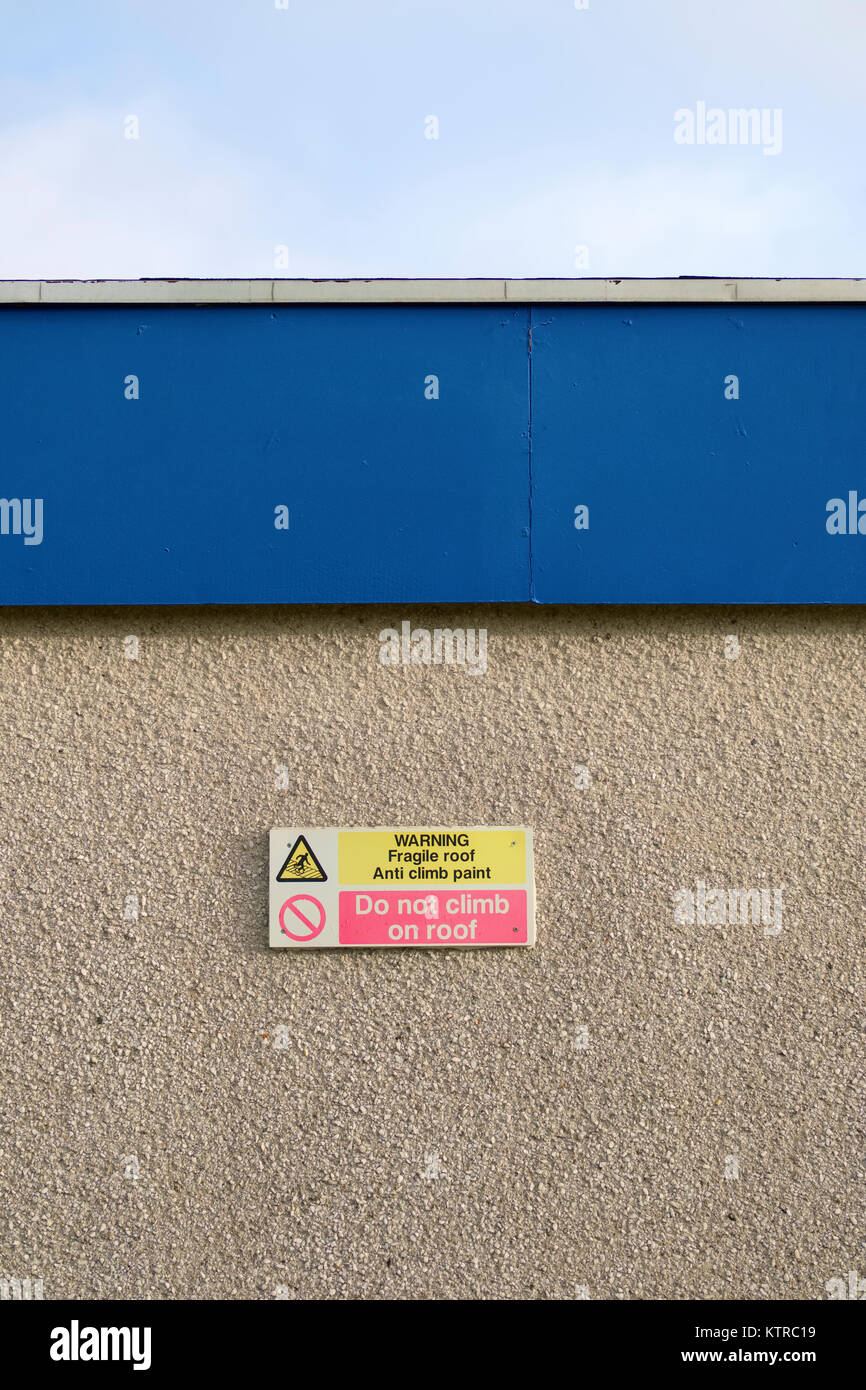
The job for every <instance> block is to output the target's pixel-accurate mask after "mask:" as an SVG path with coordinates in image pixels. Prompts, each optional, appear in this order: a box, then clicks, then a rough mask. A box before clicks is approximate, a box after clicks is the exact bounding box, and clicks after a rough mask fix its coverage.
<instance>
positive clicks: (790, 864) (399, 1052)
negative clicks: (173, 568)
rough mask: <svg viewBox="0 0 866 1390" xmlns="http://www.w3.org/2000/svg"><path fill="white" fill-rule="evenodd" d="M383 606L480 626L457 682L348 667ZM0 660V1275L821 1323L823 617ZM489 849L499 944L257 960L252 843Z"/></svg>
mask: <svg viewBox="0 0 866 1390" xmlns="http://www.w3.org/2000/svg"><path fill="white" fill-rule="evenodd" d="M403 621H409V622H411V623H412V624H413V626H415V627H421V626H424V627H427V628H428V629H431V630H432V629H433V628H435V627H437V626H439V627H446V626H447V627H451V628H454V627H463V628H472V629H475V630H476V631H477V630H478V629H479V628H484V629H486V632H487V670H486V672H484V673H478V674H474V675H473V674H470V673H469V672H468V671H467V670H466V669H461V668H454V667H445V666H441V667H434V666H430V667H425V666H414V667H413V666H409V667H404V666H403V665H402V664H400V665H396V666H394V665H391V666H385V665H383V664H382V663H381V662H380V659H379V657H380V641H379V633H380V631H381V630H382V629H384V628H397V629H399V628H400V625H401V623H402V622H403ZM734 637H735V638H736V639H737V640H736V641H732V640H731V639H732V638H734ZM128 638H137V639H138V640H137V648H136V644H135V643H133V642H129V641H126V642H125V640H124V639H128ZM136 649H137V655H136ZM0 673H2V684H0V691H2V696H0V704H2V725H3V730H4V751H3V758H4V766H3V777H2V780H0V821H2V845H0V851H2V855H0V870H2V872H0V903H2V940H3V963H2V964H3V968H2V983H0V996H2V1020H0V1052H2V1076H3V1083H2V1123H0V1171H2V1179H0V1181H2V1208H3V1218H4V1219H3V1222H2V1229H0V1274H2V1275H4V1276H6V1277H17V1278H25V1277H29V1278H31V1279H34V1280H35V1279H37V1278H41V1279H42V1280H43V1282H44V1291H45V1297H46V1298H51V1297H76V1298H80V1297H88V1296H90V1297H99V1298H112V1297H119V1298H146V1297H176V1298H219V1297H228V1298H240V1299H249V1298H262V1299H272V1298H275V1297H289V1298H312V1297H321V1296H324V1297H331V1298H343V1297H347V1298H355V1297H361V1298H378V1297H398V1298H425V1297H430V1298H441V1299H446V1298H454V1297H481V1298H490V1297H504V1298H518V1297H520V1298H523V1297H529V1298H572V1297H574V1296H575V1294H576V1292H577V1293H578V1294H579V1295H580V1296H588V1297H590V1298H621V1299H630V1298H649V1299H657V1298H686V1297H693V1298H725V1299H738V1298H744V1297H758V1298H766V1299H780V1298H789V1297H805V1298H813V1299H822V1298H826V1297H827V1296H828V1293H827V1286H828V1282H829V1281H831V1280H833V1279H839V1278H841V1279H846V1278H847V1276H848V1271H849V1270H851V1269H858V1268H860V1266H861V1265H862V1233H863V1217H864V1188H863V1183H862V1169H861V1165H862V1154H863V1100H864V1093H863V1092H864V1087H863V1074H862V1065H861V1064H859V1063H858V1060H857V1036H858V1020H860V1019H862V1012H861V1011H862V1000H863V987H864V954H866V953H864V943H863V914H864V896H866V895H864V868H863V865H864V847H866V846H864V811H866V793H864V777H863V771H864V766H866V741H864V732H863V731H864V720H863V691H864V685H866V614H864V613H863V612H862V611H861V610H848V609H825V610H816V609H809V610H803V609H775V610H767V609H748V610H743V609H739V610H729V609H724V608H714V609H692V610H683V609H644V610H640V611H638V610H630V609H606V610H603V609H590V608H586V609H570V610H569V609H556V608H551V609H530V608H509V607H491V608H482V607H479V608H473V609H464V608H459V609H457V608H447V609H444V608H440V609H432V608H402V607H400V606H399V605H398V606H395V607H393V608H392V607H382V608H340V609H335V608H323V609H292V608H284V609H276V608H265V609H228V608H227V609H207V610H192V609H179V610H178V609H175V610H166V609H157V610H154V609H147V610H143V609H126V610H121V609H112V610H105V609H101V610H96V609H82V610H58V609H55V610H32V609H31V610H20V609H18V610H10V611H6V612H5V613H4V614H3V618H2V626H0ZM524 822H525V823H528V824H531V825H532V826H533V827H534V831H535V844H536V876H537V888H538V945H537V947H536V948H535V950H532V951H526V950H524V951H513V952H508V951H503V952H498V951H485V952H473V951H458V950H453V951H437V952H433V951H419V952H409V951H404V952H396V951H395V952H388V951H376V952H363V951H361V952H353V953H348V952H346V953H340V952H334V953H327V952H315V953H310V954H309V955H304V954H302V953H300V952H294V951H292V952H289V951H273V950H270V949H269V948H268V945H267V883H266V872H267V870H266V864H267V831H268V829H269V828H270V827H271V826H272V825H286V824H296V823H304V824H311V825H315V824H317V823H318V824H326V825H340V824H345V825H347V826H351V825H375V824H377V823H384V824H388V825H400V824H405V825H413V824H425V823H437V824H449V823H450V824H483V823H491V824H500V825H509V824H515V825H516V824H520V823H524ZM741 888H743V889H750V890H757V895H758V896H757V898H753V899H748V900H739V899H733V900H732V899H730V898H729V895H730V893H731V892H732V891H733V890H735V889H741ZM714 889H720V890H724V895H722V894H719V893H716V894H714V893H713V890H714ZM762 889H763V890H765V891H766V897H765V900H764V901H765V902H766V903H768V904H769V905H770V912H769V913H768V914H767V915H766V917H765V918H761V917H760V915H759V916H758V920H757V921H754V920H752V919H751V918H749V920H747V921H745V922H742V921H740V920H739V917H738V916H737V910H736V904H737V902H739V901H742V902H747V901H751V902H752V903H753V904H754V903H760V901H761V899H760V890H762ZM779 891H780V892H781V898H780V899H777V898H776V897H775V894H776V893H777V892H779ZM678 895H679V896H678ZM690 902H691V905H692V918H693V920H692V921H691V922H690V921H689V920H687V918H688V909H689V903H690ZM778 902H780V903H781V907H780V915H778V914H777V913H776V904H777V903H778ZM675 914H676V915H675ZM702 917H703V918H704V919H705V920H703V921H701V920H700V919H701V918H702ZM732 917H733V919H734V920H731V918H732ZM860 1272H861V1273H862V1269H861V1271H860Z"/></svg>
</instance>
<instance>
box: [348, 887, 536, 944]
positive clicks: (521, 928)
mask: <svg viewBox="0 0 866 1390" xmlns="http://www.w3.org/2000/svg"><path fill="white" fill-rule="evenodd" d="M525 941H526V889H525V888H521V889H514V888H491V889H488V890H485V889H479V888H475V889H469V888H439V889H437V890H436V891H435V892H427V893H425V892H422V891H420V890H416V891H415V892H414V893H413V892H412V891H411V890H408V891H407V890H401V891H399V892H391V891H389V892H378V891H377V890H376V889H375V888H370V889H365V890H363V891H362V890H356V889H352V891H351V892H344V893H341V894H340V945H341V946H473V945H474V946H479V945H481V946H515V945H520V944H521V943H523V942H525Z"/></svg>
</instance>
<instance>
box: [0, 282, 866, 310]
mask: <svg viewBox="0 0 866 1390" xmlns="http://www.w3.org/2000/svg"><path fill="white" fill-rule="evenodd" d="M864 302H866V279H862V280H861V279H843V278H840V279H811V280H809V279H786V278H778V279H762V278H754V279H737V278H730V279H726V278H724V277H703V276H681V277H679V278H673V279H671V278H659V279H635V278H622V279H617V278H609V279H590V278H588V277H587V278H583V277H581V278H578V279H524V280H520V279H516V280H511V279H498V278H491V279H481V278H479V279H456V280H452V279H428V280H399V279H348V280H327V279H324V280H319V279H316V280H313V279H308V280H283V279H262V280H232V279H219V280H208V279H168V278H167V279H143V280H2V281H0V304H6V305H9V304H19V305H34V304H35V305H53V304H175V305H179V304H188V305H209V304H212V305H216V304H226V305H228V304H779V303H782V304H804V303H809V304H815V303H832V304H845V303H864Z"/></svg>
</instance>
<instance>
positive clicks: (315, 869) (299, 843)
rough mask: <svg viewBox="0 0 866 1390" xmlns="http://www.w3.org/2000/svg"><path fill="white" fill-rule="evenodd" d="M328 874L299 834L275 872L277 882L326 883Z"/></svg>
mask: <svg viewBox="0 0 866 1390" xmlns="http://www.w3.org/2000/svg"><path fill="white" fill-rule="evenodd" d="M327 880H328V875H327V874H326V873H325V870H324V869H323V868H322V866H321V864H320V863H319V861H318V859H317V858H316V856H315V854H314V853H313V851H312V850H311V849H310V846H309V844H308V843H307V840H306V838H305V837H304V836H303V835H299V836H298V838H297V840H296V841H295V843H294V844H293V845H292V848H291V850H290V851H289V855H288V858H287V859H286V862H285V864H284V865H283V867H282V868H281V869H280V872H279V873H278V874H277V883H326V882H327Z"/></svg>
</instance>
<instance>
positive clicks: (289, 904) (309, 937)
mask: <svg viewBox="0 0 866 1390" xmlns="http://www.w3.org/2000/svg"><path fill="white" fill-rule="evenodd" d="M297 903H312V905H313V907H314V908H315V909H316V912H317V914H318V918H319V920H318V921H314V920H313V919H312V917H310V916H308V915H307V913H306V912H303V911H302V910H301V909H300V908H299V907H297V906H296V904H297ZM287 909H288V910H289V911H290V912H291V913H292V915H293V916H294V917H295V918H297V921H295V922H293V923H292V925H293V926H296V927H297V926H300V924H301V923H303V925H304V926H305V927H306V928H307V930H306V931H301V932H295V931H289V928H288V927H287V926H286V910H287ZM324 925H325V908H324V906H323V904H322V903H320V902H319V900H318V898H311V897H310V896H309V894H307V893H296V894H295V896H294V897H293V898H287V899H286V901H285V902H284V903H283V905H282V907H281V908H280V927H281V928H282V930H283V931H284V932H285V934H286V936H290V937H291V938H292V940H293V941H315V939H316V937H317V936H319V935H320V934H321V932H322V930H323V928H324Z"/></svg>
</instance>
